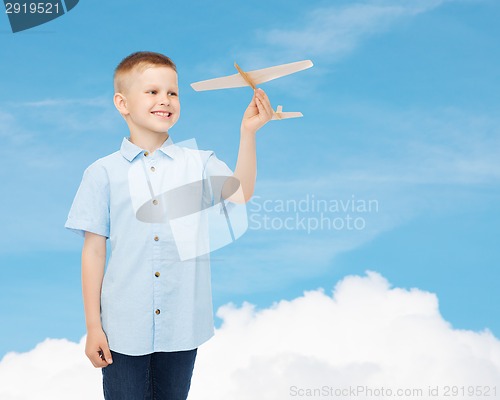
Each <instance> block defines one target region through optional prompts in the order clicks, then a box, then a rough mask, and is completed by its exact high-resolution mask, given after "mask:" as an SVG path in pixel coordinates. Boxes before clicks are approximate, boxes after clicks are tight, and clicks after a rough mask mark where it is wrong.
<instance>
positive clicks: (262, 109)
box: [257, 98, 273, 119]
mask: <svg viewBox="0 0 500 400" xmlns="http://www.w3.org/2000/svg"><path fill="white" fill-rule="evenodd" d="M257 108H258V109H259V114H260V116H261V117H262V118H264V119H270V118H271V117H272V115H273V111H272V108H271V106H270V105H269V104H267V105H266V104H265V102H263V101H262V100H261V99H260V98H257Z"/></svg>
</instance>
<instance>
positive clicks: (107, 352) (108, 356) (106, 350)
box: [101, 344, 113, 364]
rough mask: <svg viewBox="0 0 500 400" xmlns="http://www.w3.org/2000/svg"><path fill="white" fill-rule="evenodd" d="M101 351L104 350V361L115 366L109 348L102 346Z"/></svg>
mask: <svg viewBox="0 0 500 400" xmlns="http://www.w3.org/2000/svg"><path fill="white" fill-rule="evenodd" d="M103 347H104V348H103ZM101 349H102V353H103V355H104V360H105V361H106V362H107V363H108V364H113V358H112V357H111V351H110V350H109V346H108V345H107V344H106V345H105V346H101Z"/></svg>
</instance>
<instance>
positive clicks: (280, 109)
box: [271, 106, 304, 120]
mask: <svg viewBox="0 0 500 400" xmlns="http://www.w3.org/2000/svg"><path fill="white" fill-rule="evenodd" d="M303 116H304V115H303V114H302V113H301V112H298V111H291V112H283V106H278V107H277V108H276V111H274V112H273V117H272V118H271V119H274V120H278V119H287V118H299V117H303Z"/></svg>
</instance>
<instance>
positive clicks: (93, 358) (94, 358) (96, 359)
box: [87, 351, 108, 368]
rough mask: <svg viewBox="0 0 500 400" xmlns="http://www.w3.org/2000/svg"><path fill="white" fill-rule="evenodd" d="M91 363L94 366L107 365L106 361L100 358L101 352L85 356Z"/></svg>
mask: <svg viewBox="0 0 500 400" xmlns="http://www.w3.org/2000/svg"><path fill="white" fill-rule="evenodd" d="M87 357H88V358H89V360H90V362H91V363H92V365H93V366H94V367H96V368H102V367H107V366H108V363H107V362H106V361H105V360H103V359H102V357H101V352H97V351H96V352H94V353H92V354H91V355H88V356H87Z"/></svg>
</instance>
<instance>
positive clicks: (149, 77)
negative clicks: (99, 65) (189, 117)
mask: <svg viewBox="0 0 500 400" xmlns="http://www.w3.org/2000/svg"><path fill="white" fill-rule="evenodd" d="M128 79H129V84H128V88H127V90H126V91H125V93H123V96H124V97H125V104H126V106H125V108H126V111H125V112H123V111H121V113H122V114H123V115H124V117H125V119H126V121H127V123H128V125H129V128H130V131H131V133H132V132H133V133H134V134H139V135H140V134H141V133H142V134H150V133H167V132H168V130H169V129H170V128H171V127H172V126H173V125H174V124H175V123H176V122H177V120H178V119H179V116H180V111H181V105H180V102H179V86H178V83H177V73H176V72H175V71H174V70H173V69H172V68H169V67H150V68H147V69H145V70H144V71H133V72H132V73H131V76H130V77H129V78H128Z"/></svg>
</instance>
